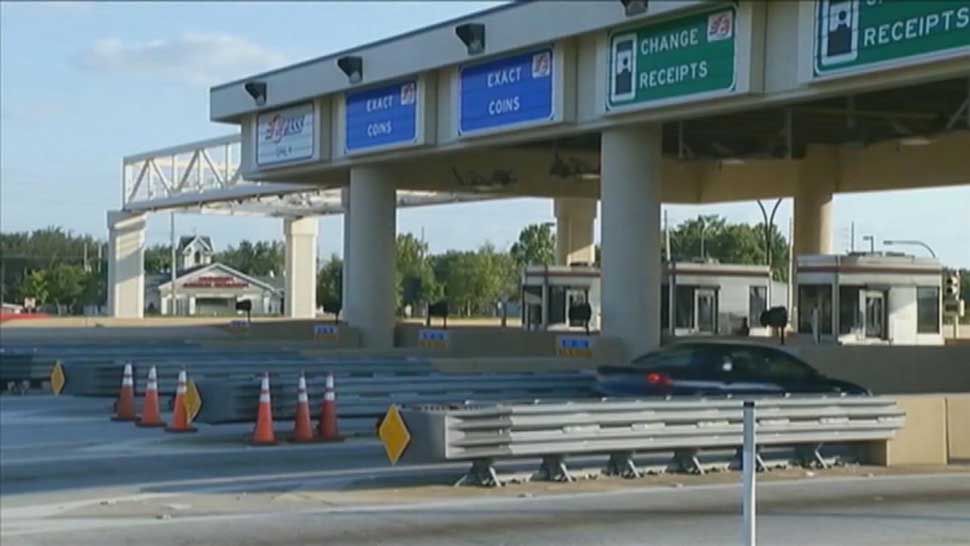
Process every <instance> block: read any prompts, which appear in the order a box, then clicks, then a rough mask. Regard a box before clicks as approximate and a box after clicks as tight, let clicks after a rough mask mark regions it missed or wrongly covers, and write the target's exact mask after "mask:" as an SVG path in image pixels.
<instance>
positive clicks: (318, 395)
mask: <svg viewBox="0 0 970 546" xmlns="http://www.w3.org/2000/svg"><path fill="white" fill-rule="evenodd" d="M593 382H594V378H593V377H592V376H591V375H589V374H584V373H576V372H568V373H512V374H497V373H496V374H488V373H485V374H444V373H439V372H431V371H426V372H423V373H421V374H420V375H416V374H410V375H408V376H388V375H384V376H381V375H379V374H376V375H374V376H372V377H361V376H346V377H340V376H339V375H338V376H336V377H335V383H336V399H337V416H338V417H339V418H340V419H347V418H371V419H372V421H371V422H372V423H376V422H377V418H379V417H380V416H381V415H383V414H384V412H385V411H387V408H388V406H390V405H393V404H397V405H409V404H456V403H460V404H464V403H466V402H470V401H475V403H490V402H491V403H494V402H497V401H500V400H534V399H537V398H543V399H556V400H566V399H583V398H589V397H590V396H592V395H593V394H592V386H593ZM195 385H196V388H197V389H198V391H199V396H200V398H201V399H202V408H201V410H200V411H199V414H198V415H197V416H196V418H195V420H196V421H197V422H200V423H209V424H217V423H231V422H247V421H248V422H251V421H255V419H256V413H257V410H258V407H259V379H258V378H255V377H254V378H252V379H249V380H222V379H210V378H206V379H201V380H197V381H196V382H195ZM296 385H297V381H296V378H295V377H289V378H277V379H272V380H271V381H270V391H271V395H272V404H273V417H274V418H277V419H287V418H291V417H292V416H293V414H294V411H295V408H296V399H297V392H296ZM307 391H308V396H309V399H310V404H311V407H314V406H315V405H316V404H319V403H320V402H321V401H322V399H323V393H324V378H323V377H320V376H317V377H315V378H311V379H309V380H308V381H307Z"/></svg>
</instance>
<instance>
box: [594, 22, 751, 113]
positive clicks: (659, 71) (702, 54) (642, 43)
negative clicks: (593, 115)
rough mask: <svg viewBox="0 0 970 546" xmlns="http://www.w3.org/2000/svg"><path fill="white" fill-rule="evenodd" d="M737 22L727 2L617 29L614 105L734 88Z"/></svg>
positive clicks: (613, 47) (612, 60) (612, 57)
mask: <svg viewBox="0 0 970 546" xmlns="http://www.w3.org/2000/svg"><path fill="white" fill-rule="evenodd" d="M734 22H735V11H734V8H722V9H719V10H717V11H713V12H707V13H700V14H696V15H688V16H685V17H680V18H677V19H672V20H670V21H665V22H663V23H659V24H655V25H650V26H647V27H642V28H639V29H633V30H631V31H624V32H622V33H618V34H615V35H613V36H612V37H611V40H610V42H611V43H610V74H609V77H610V81H609V89H610V95H609V106H610V107H623V106H627V105H633V104H638V105H641V106H648V105H650V103H657V102H660V101H665V102H669V101H676V100H680V99H689V98H697V97H698V96H703V95H708V94H712V93H729V92H731V91H733V90H734V89H735V78H734V76H735V51H736V47H735V39H736V32H735V28H734Z"/></svg>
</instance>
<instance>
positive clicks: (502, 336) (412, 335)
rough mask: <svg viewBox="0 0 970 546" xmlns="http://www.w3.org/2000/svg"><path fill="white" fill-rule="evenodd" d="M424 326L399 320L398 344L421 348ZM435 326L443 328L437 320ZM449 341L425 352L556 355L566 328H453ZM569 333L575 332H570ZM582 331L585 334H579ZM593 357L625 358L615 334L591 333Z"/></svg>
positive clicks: (598, 360) (604, 359)
mask: <svg viewBox="0 0 970 546" xmlns="http://www.w3.org/2000/svg"><path fill="white" fill-rule="evenodd" d="M423 329H425V327H424V326H420V325H416V324H398V325H397V328H396V329H395V336H394V337H395V340H394V341H395V343H394V345H395V346H396V347H406V348H420V347H421V344H420V343H419V340H418V337H419V332H420V331H421V330H423ZM432 329H441V324H440V321H438V320H435V321H434V322H433V325H432ZM447 332H448V341H447V345H446V346H443V347H441V348H439V349H433V350H430V351H428V352H426V353H425V354H431V355H440V356H442V357H448V358H451V357H485V358H488V357H555V356H556V340H557V338H558V337H559V336H561V335H564V334H567V333H565V332H542V331H539V332H527V331H524V330H520V329H518V328H496V327H484V326H481V327H472V326H462V327H459V328H449V329H448V330H447ZM568 335H573V334H572V333H569V334H568ZM577 335H580V336H581V334H577ZM590 339H591V340H592V342H593V343H592V353H593V354H592V357H591V358H590V359H588V360H587V362H589V367H591V368H592V367H595V366H596V365H598V363H603V362H622V361H623V360H622V356H621V354H620V348H619V343H618V342H617V341H616V340H614V339H611V338H606V337H600V336H597V335H593V336H590Z"/></svg>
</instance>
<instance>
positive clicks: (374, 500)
mask: <svg viewBox="0 0 970 546" xmlns="http://www.w3.org/2000/svg"><path fill="white" fill-rule="evenodd" d="M109 406H110V401H106V400H96V399H77V398H58V399H55V398H51V397H46V396H37V397H33V396H31V397H9V396H4V397H0V539H2V540H0V542H2V544H3V545H4V546H11V545H21V544H70V545H102V544H139V545H148V544H200V543H201V544H244V545H284V544H285V545H288V544H328V545H329V544H414V545H422V546H425V545H436V544H442V545H445V544H476V545H479V544H508V545H516V544H540V545H572V544H575V545H588V544H664V545H666V544H674V545H676V544H689V545H699V544H718V545H720V544H740V517H739V513H740V487H739V485H738V475H737V474H736V473H719V474H712V475H709V476H705V477H689V476H678V475H668V476H662V477H655V478H646V479H642V480H614V479H609V480H606V479H600V480H581V481H580V482H578V483H575V484H544V483H530V484H522V485H514V486H510V487H506V488H501V489H482V488H470V487H463V488H454V487H451V486H450V485H447V484H448V483H450V482H451V481H453V480H454V479H455V478H456V477H457V475H459V474H460V473H461V467H460V466H456V465H450V466H449V465H435V466H427V467H390V466H389V465H388V464H387V462H386V459H385V457H384V454H383V450H382V448H381V446H380V445H378V444H377V443H376V442H374V441H369V440H366V441H350V442H347V443H344V444H341V445H310V446H285V445H284V446H280V447H272V448H254V447H249V446H246V445H245V444H244V442H243V441H242V438H243V436H244V435H245V433H246V432H247V430H248V427H245V426H232V427H208V428H205V429H203V430H202V431H201V432H200V433H199V434H197V435H181V436H176V435H166V434H164V433H161V432H160V431H158V430H141V429H135V428H134V427H132V426H131V425H130V424H124V423H111V422H109V421H107V420H106V417H107V415H108V414H109V413H110V412H109ZM279 426H280V428H281V429H282V428H285V427H286V425H285V424H283V423H280V425H279ZM936 471H937V472H945V473H929V474H927V473H923V474H914V475H900V474H885V475H883V472H882V471H876V470H872V471H871V472H873V473H874V474H875V475H873V473H870V471H869V470H865V469H862V470H860V469H855V470H851V469H842V470H841V471H833V472H819V473H815V474H808V473H805V472H804V471H801V470H798V471H792V472H788V473H787V474H786V473H784V472H771V473H769V474H768V475H765V476H761V477H759V479H760V480H761V481H760V482H759V489H758V495H759V502H758V509H759V529H758V538H759V543H760V544H784V545H786V546H794V545H799V544H806V545H807V544H811V545H846V544H873V545H875V544H879V545H904V544H905V545H927V546H930V545H943V544H947V545H953V544H970V468H948V469H937V470H936ZM796 477H798V478H801V479H798V480H794V479H793V478H796Z"/></svg>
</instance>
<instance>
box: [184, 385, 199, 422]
mask: <svg viewBox="0 0 970 546" xmlns="http://www.w3.org/2000/svg"><path fill="white" fill-rule="evenodd" d="M182 400H183V401H184V403H185V414H186V415H188V417H189V421H190V422H191V421H194V420H195V416H196V415H198V414H199V410H201V409H202V395H200V394H199V389H198V388H197V387H196V386H195V382H194V381H192V380H191V379H189V380H188V381H186V383H185V397H184V398H183V399H182Z"/></svg>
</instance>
